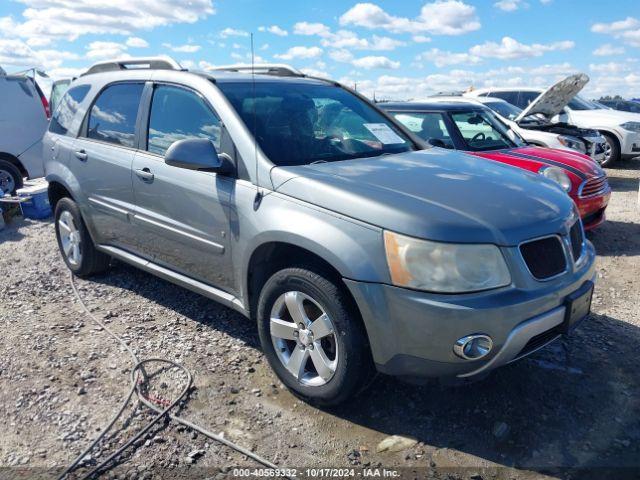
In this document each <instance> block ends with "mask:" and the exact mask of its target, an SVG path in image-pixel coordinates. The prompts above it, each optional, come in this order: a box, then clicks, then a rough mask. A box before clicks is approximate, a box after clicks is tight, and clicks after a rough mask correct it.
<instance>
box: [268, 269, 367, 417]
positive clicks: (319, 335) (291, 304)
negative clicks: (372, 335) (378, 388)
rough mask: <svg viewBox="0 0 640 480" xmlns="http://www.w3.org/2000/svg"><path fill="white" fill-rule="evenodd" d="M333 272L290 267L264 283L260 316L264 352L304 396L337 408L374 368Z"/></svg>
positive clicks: (355, 317) (356, 319) (280, 374)
mask: <svg viewBox="0 0 640 480" xmlns="http://www.w3.org/2000/svg"><path fill="white" fill-rule="evenodd" d="M354 310H355V308H354V307H353V306H352V302H350V299H349V297H347V296H346V295H345V293H344V292H343V290H342V288H340V286H338V285H336V283H335V282H334V281H332V280H330V276H329V275H325V274H321V273H316V272H315V271H313V270H311V269H308V268H286V269H284V270H281V271H279V272H277V273H275V274H274V275H273V276H272V277H271V278H270V279H269V280H268V281H267V282H266V283H265V285H264V287H263V288H262V291H261V292H260V298H259V300H258V310H257V320H258V332H259V334H260V342H261V344H262V350H263V352H264V354H265V356H266V357H267V360H268V361H269V364H270V365H271V368H272V369H273V370H274V372H275V373H276V375H277V376H278V377H279V378H280V380H282V382H283V383H284V384H285V385H286V386H287V387H288V388H289V389H290V390H292V391H293V393H294V394H296V395H298V396H299V397H302V398H303V399H304V400H306V401H308V402H310V403H313V404H316V405H323V406H334V405H338V404H340V403H342V402H344V401H346V400H347V399H348V398H349V397H351V396H352V395H354V394H355V393H357V392H358V391H359V390H360V389H361V388H362V387H363V386H364V385H366V383H367V381H368V380H369V378H370V376H371V374H372V372H373V368H372V361H371V357H370V352H369V346H368V343H367V338H366V334H365V332H364V328H363V326H362V324H361V322H360V319H359V317H358V314H357V312H355V311H354Z"/></svg>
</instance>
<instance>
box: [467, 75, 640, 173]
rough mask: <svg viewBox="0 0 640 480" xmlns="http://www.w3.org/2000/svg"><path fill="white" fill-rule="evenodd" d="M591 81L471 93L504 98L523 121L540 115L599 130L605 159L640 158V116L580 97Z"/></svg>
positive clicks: (573, 77) (571, 80)
mask: <svg viewBox="0 0 640 480" xmlns="http://www.w3.org/2000/svg"><path fill="white" fill-rule="evenodd" d="M588 81H589V77H588V76H587V75H585V74H583V73H579V74H575V75H570V76H568V77H567V78H565V79H563V80H561V81H559V82H558V83H556V84H554V85H552V86H550V87H549V88H547V89H546V90H545V89H542V88H531V87H522V88H518V87H504V88H503V87H490V88H480V89H477V90H472V91H470V92H468V93H466V94H465V95H468V96H471V97H496V98H501V99H502V100H505V101H507V102H509V103H511V104H513V105H515V106H516V107H518V108H521V109H522V110H523V111H522V113H521V118H526V117H528V116H530V115H541V116H543V117H544V118H546V119H547V120H549V121H551V122H561V123H568V124H570V125H575V126H577V127H580V128H587V129H593V130H598V131H599V132H600V133H601V134H602V136H603V137H604V138H605V140H606V141H607V146H606V149H605V160H604V161H603V162H602V165H609V164H611V163H613V162H615V161H617V160H619V159H620V158H633V157H637V156H640V114H638V113H631V112H621V111H618V110H612V109H607V108H602V107H601V106H600V105H598V104H597V103H595V102H591V101H589V100H586V99H584V98H582V97H581V96H580V95H578V92H580V91H581V90H582V88H583V87H584V86H585V85H586V84H587V82H588Z"/></svg>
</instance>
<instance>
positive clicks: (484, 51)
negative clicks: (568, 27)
mask: <svg viewBox="0 0 640 480" xmlns="http://www.w3.org/2000/svg"><path fill="white" fill-rule="evenodd" d="M574 45H575V43H574V42H572V41H569V40H565V41H561V42H554V43H549V44H540V43H533V44H531V45H526V44H524V43H520V42H518V41H517V40H515V39H513V38H511V37H503V38H502V40H501V41H500V43H496V42H485V43H483V44H481V45H475V46H473V47H471V48H470V49H469V53H471V54H472V55H475V56H478V57H486V58H498V59H501V60H513V59H518V58H528V57H539V56H541V55H543V54H544V53H545V52H552V51H555V50H569V49H571V48H573V47H574Z"/></svg>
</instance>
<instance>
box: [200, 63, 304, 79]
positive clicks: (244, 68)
mask: <svg viewBox="0 0 640 480" xmlns="http://www.w3.org/2000/svg"><path fill="white" fill-rule="evenodd" d="M208 70H209V71H226V72H249V73H251V72H252V71H253V72H254V73H257V74H259V75H273V76H276V77H306V75H305V74H304V73H302V72H301V71H300V70H298V69H297V68H294V67H292V66H291V65H287V64H286V63H256V64H255V65H251V64H250V63H237V64H235V65H223V66H220V67H211V68H209V69H208Z"/></svg>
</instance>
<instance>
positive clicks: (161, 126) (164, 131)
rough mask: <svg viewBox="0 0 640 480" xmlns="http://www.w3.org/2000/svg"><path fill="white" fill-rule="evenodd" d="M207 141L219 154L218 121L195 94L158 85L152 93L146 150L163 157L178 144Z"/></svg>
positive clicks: (177, 88) (182, 89)
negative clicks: (188, 139)
mask: <svg viewBox="0 0 640 480" xmlns="http://www.w3.org/2000/svg"><path fill="white" fill-rule="evenodd" d="M186 138H208V139H210V140H211V141H212V142H213V144H214V146H215V147H216V149H217V150H220V120H219V119H218V117H216V115H215V114H214V113H213V112H212V111H211V109H210V108H209V106H208V105H207V104H206V103H205V102H204V100H203V99H202V98H200V96H198V95H197V94H196V93H194V92H192V91H189V90H185V89H184V88H179V87H172V86H168V85H160V86H158V87H156V89H155V91H154V93H153V101H152V103H151V113H150V115H149V133H148V143H147V150H149V152H151V153H156V154H158V155H164V153H165V152H166V151H167V149H168V148H169V147H170V146H171V144H173V143H174V142H177V141H178V140H184V139H186Z"/></svg>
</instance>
